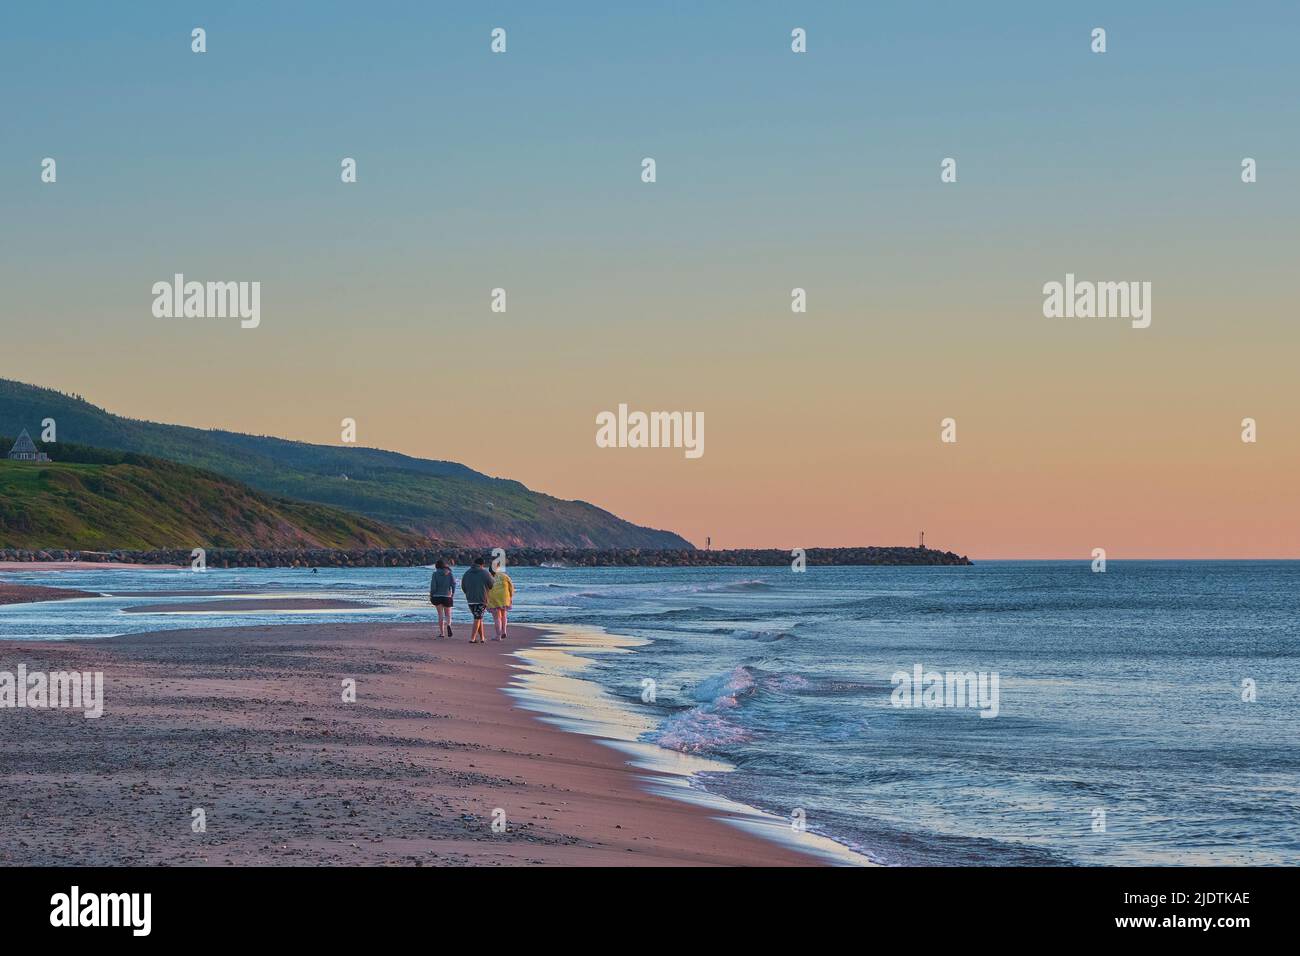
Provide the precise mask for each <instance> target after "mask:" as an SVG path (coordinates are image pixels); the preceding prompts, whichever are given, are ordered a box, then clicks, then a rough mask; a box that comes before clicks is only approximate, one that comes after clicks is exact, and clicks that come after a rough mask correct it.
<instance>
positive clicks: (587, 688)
mask: <svg viewBox="0 0 1300 956" xmlns="http://www.w3.org/2000/svg"><path fill="white" fill-rule="evenodd" d="M544 632H545V633H544V634H543V636H542V638H541V640H540V641H538V642H537V643H536V644H534V645H532V646H531V647H525V648H521V649H519V650H517V651H515V652H514V657H516V658H517V659H519V660H520V661H521V662H522V664H521V665H518V666H517V668H516V674H515V676H514V678H513V680H512V682H511V686H510V687H508V688H506V693H507V694H509V695H510V696H511V697H513V698H514V699H515V700H516V701H518V702H519V704H520V706H521V707H523V708H524V709H526V710H531V711H534V712H536V713H538V714H540V715H541V717H540V719H542V720H544V721H545V722H546V723H548V724H551V725H553V726H556V727H559V728H561V729H563V730H567V731H570V732H571V733H579V734H583V735H585V736H588V737H594V738H596V739H597V740H598V741H599V742H600V743H602V744H604V745H605V746H607V747H610V748H612V749H613V750H616V751H618V752H619V753H621V754H623V755H624V756H625V757H626V758H627V762H628V764H629V765H630V766H633V767H636V768H637V769H640V770H650V771H653V772H654V775H653V776H651V775H642V774H639V775H638V776H637V779H638V780H639V781H640V783H641V784H642V786H644V787H645V789H646V790H648V791H649V792H651V793H654V794H656V795H659V796H664V797H668V798H671V799H674V800H680V801H682V802H684V803H690V804H692V805H694V806H698V807H703V808H705V809H706V810H708V811H710V813H711V815H712V816H713V817H714V819H716V820H719V821H721V822H723V823H726V824H728V825H730V826H734V827H737V828H739V829H741V830H744V831H746V832H748V833H752V834H755V835H757V836H760V837H763V838H765V839H768V840H771V841H773V842H775V843H779V844H781V845H782V846H786V847H790V848H793V849H796V850H799V851H801V852H804V853H808V854H810V855H812V856H814V857H817V858H818V859H820V860H822V861H824V862H828V863H834V864H837V865H841V866H873V865H875V864H874V863H873V862H872V861H871V860H869V859H867V858H866V857H865V856H862V855H861V854H859V853H855V852H854V851H852V850H850V849H849V848H848V847H846V846H843V845H842V844H839V843H836V842H835V841H834V840H831V839H829V838H828V837H824V836H821V835H820V834H817V833H813V832H811V831H808V830H797V829H795V827H793V826H792V825H791V821H789V820H785V819H783V818H781V817H779V816H776V815H775V814H771V813H766V812H764V811H762V810H759V809H758V808H756V807H751V806H749V805H748V804H744V803H740V802H738V801H735V800H730V799H728V798H726V797H722V796H719V795H717V794H715V793H710V792H708V791H706V790H704V789H703V788H702V787H701V786H700V785H699V775H700V774H703V773H730V772H731V771H733V770H735V769H736V768H735V767H733V766H732V765H731V764H729V763H726V762H725V761H722V760H717V759H714V758H711V757H702V756H699V755H697V754H692V753H683V752H681V751H680V750H669V749H665V748H664V747H661V746H658V745H656V744H653V743H647V742H646V741H644V740H642V739H641V738H642V737H643V736H645V735H646V734H648V733H652V732H654V731H656V730H657V729H658V728H659V723H660V722H659V721H658V720H657V719H656V718H655V717H653V716H651V715H649V714H647V713H639V712H637V711H636V710H635V709H634V707H633V706H631V705H629V704H628V702H626V701H624V700H622V699H621V698H618V697H615V696H614V695H612V694H610V693H608V692H607V691H606V690H605V689H604V688H602V687H601V686H600V685H598V684H597V683H595V682H594V681H591V680H587V679H586V678H584V677H583V676H581V675H582V674H583V672H584V671H587V670H589V669H590V668H591V667H592V666H593V664H594V658H595V657H596V656H597V655H600V654H629V653H633V648H636V647H642V646H644V645H646V644H648V643H649V641H645V640H641V639H638V638H632V637H624V636H621V635H617V634H609V633H607V632H606V631H604V630H602V629H600V628H597V627H592V626H587V627H581V628H580V627H572V626H568V625H560V624H548V625H545V627H544ZM727 676H728V677H734V675H727ZM741 683H743V681H741V682H736V681H720V682H719V684H720V687H719V690H721V691H722V692H723V695H724V696H726V693H725V692H726V691H735V690H741V688H740V686H739V685H740V684H741Z"/></svg>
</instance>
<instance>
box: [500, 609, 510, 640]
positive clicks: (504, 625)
mask: <svg viewBox="0 0 1300 956" xmlns="http://www.w3.org/2000/svg"><path fill="white" fill-rule="evenodd" d="M509 636H510V608H508V607H503V608H502V609H501V639H502V640H505V639H506V638H507V637H509Z"/></svg>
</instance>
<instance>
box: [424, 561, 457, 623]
mask: <svg viewBox="0 0 1300 956" xmlns="http://www.w3.org/2000/svg"><path fill="white" fill-rule="evenodd" d="M455 593H456V576H455V575H454V574H452V573H451V567H450V566H449V565H448V564H447V562H446V561H444V560H443V559H442V558H439V559H438V560H437V562H435V563H434V565H433V579H432V580H431V581H430V582H429V603H430V604H432V605H433V606H434V607H435V608H437V609H438V639H439V640H441V639H442V638H444V637H451V604H452V600H451V599H452V597H453V595H455Z"/></svg>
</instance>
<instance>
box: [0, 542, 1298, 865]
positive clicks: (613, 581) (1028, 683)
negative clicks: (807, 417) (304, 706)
mask: <svg viewBox="0 0 1300 956" xmlns="http://www.w3.org/2000/svg"><path fill="white" fill-rule="evenodd" d="M510 573H511V576H512V578H513V579H514V581H515V584H516V586H517V588H518V590H517V593H516V604H515V611H514V614H513V619H514V621H515V622H517V623H520V624H563V625H568V627H566V628H565V629H564V630H563V631H562V633H561V634H560V635H559V636H558V637H556V638H554V639H553V640H552V641H551V642H550V644H549V645H548V647H547V648H545V649H543V651H544V652H543V653H539V654H533V655H531V657H528V656H525V657H524V660H523V662H524V663H527V664H528V666H529V669H530V670H532V671H539V670H546V668H548V667H552V666H554V667H555V668H556V672H557V673H560V672H562V674H563V679H564V683H565V685H566V688H565V691H564V693H563V694H562V695H559V694H552V695H551V698H553V699H550V700H549V702H548V691H547V687H548V686H549V687H554V686H556V684H555V682H554V681H552V682H550V683H549V684H548V683H547V682H546V681H541V680H539V681H538V682H536V683H535V684H534V685H533V687H534V691H533V692H531V693H528V694H525V695H524V699H525V700H526V702H527V703H528V705H529V706H535V707H538V708H540V709H543V710H546V711H548V712H549V713H550V714H551V716H552V717H553V718H554V719H556V720H561V721H564V722H566V723H567V724H568V725H571V726H574V727H575V729H585V730H587V731H588V732H601V733H606V734H607V735H608V736H620V735H621V736H622V737H624V738H625V739H630V738H632V737H635V738H636V740H637V741H639V745H638V746H639V747H640V748H641V749H642V750H649V749H654V750H657V751H659V752H661V753H662V754H663V755H664V756H665V757H666V758H679V764H680V765H681V766H685V767H688V768H689V770H690V774H691V776H690V778H689V786H690V788H691V789H692V790H694V791H698V792H700V793H707V794H714V795H716V796H718V797H719V798H725V799H728V800H732V801H736V802H739V803H742V804H745V805H747V806H751V807H755V808H758V809H759V810H762V811H764V812H765V813H767V814H770V815H771V817H772V818H774V819H777V820H788V821H791V825H792V828H795V827H799V828H802V827H806V829H807V831H808V832H810V833H815V834H820V835H821V836H823V837H827V838H830V839H831V840H834V841H835V842H836V843H838V844H840V845H842V846H844V847H848V848H850V849H852V850H854V851H856V852H857V853H858V854H860V855H861V856H863V857H866V858H868V859H870V860H873V861H875V862H879V863H884V864H927V865H946V864H968V865H982V864H987V865H1054V864H1082V865H1130V864H1291V865H1294V864H1296V863H1300V749H1298V745H1300V706H1298V705H1300V562H1284V561H1225V562H1214V561H1204V562H1184V561H1110V562H1109V563H1108V566H1107V570H1106V572H1105V573H1093V572H1092V571H1091V569H1090V564H1089V562H1087V561H1077V562H996V561H989V562H979V563H977V564H976V565H975V566H974V567H817V566H810V567H808V568H807V570H806V572H804V573H795V572H794V571H792V570H790V569H787V568H667V569H665V568H511V569H510ZM428 575H429V572H428V571H426V570H424V569H420V568H401V569H373V568H366V569H331V568H322V569H321V570H320V571H319V573H317V574H312V573H311V572H310V571H307V570H299V569H266V570H261V569H239V570H229V571H223V570H215V569H214V570H209V571H207V572H205V573H203V574H202V575H198V574H194V573H192V572H189V571H176V572H170V571H167V572H163V571H117V570H113V571H70V572H58V573H39V572H22V573H17V574H13V575H6V576H5V578H4V580H12V581H14V582H15V583H41V584H48V585H53V586H62V587H78V588H85V589H87V590H92V591H105V592H124V591H135V590H148V591H173V590H174V591H178V592H179V591H193V590H213V591H221V590H232V591H241V590H249V591H253V592H256V594H257V595H258V596H270V595H275V596H312V597H326V596H329V597H344V598H351V599H355V600H364V601H369V602H373V603H374V604H376V605H377V607H375V608H370V609H365V610H349V611H312V612H293V611H284V612H264V613H226V612H207V613H201V614H195V613H185V614H179V613H161V614H125V613H122V608H124V607H127V606H132V605H140V604H158V603H162V604H166V603H168V602H174V603H181V602H184V601H187V600H189V601H192V600H195V599H194V598H181V597H176V598H156V597H150V598H147V599H142V598H139V597H105V598H93V599H85V600H77V601H67V602H56V603H46V604H33V605H15V606H11V607H7V608H0V638H10V639H12V638H18V639H28V638H48V639H60V638H69V637H100V636H108V635H112V634H120V633H127V632H135V631H143V630H159V629H164V628H175V627H216V626H229V625H240V624H263V623H275V622H281V623H302V622H310V621H312V620H317V621H320V620H330V621H349V620H351V621H358V620H379V619H382V620H394V621H403V622H411V621H427V622H429V623H430V625H431V627H432V622H433V620H434V615H433V613H432V608H431V607H430V606H429V604H428V603H427V584H428ZM458 576H459V574H458ZM467 618H468V615H467V614H466V612H465V610H464V605H463V604H461V605H459V606H458V608H457V621H458V623H459V624H460V625H461V628H460V629H458V634H457V636H458V637H459V636H461V635H462V634H464V635H467V634H468V627H467V625H466V623H465V622H466V620H467ZM575 660H576V661H578V662H579V664H580V666H574V664H573V662H574V661H575ZM556 661H560V662H561V663H560V664H558V665H557V664H556V663H555V662H556ZM566 661H567V662H568V663H563V662H566ZM548 662H550V663H548ZM918 668H919V672H920V674H921V675H924V677H925V678H926V679H927V680H928V678H929V675H931V674H937V675H939V676H940V677H941V678H944V677H946V675H948V674H949V673H950V672H951V673H953V674H955V675H965V674H970V675H972V676H973V677H977V678H978V679H977V680H976V681H975V682H973V683H972V684H971V688H972V690H974V689H975V688H976V687H978V688H979V689H980V690H982V691H983V692H984V696H983V697H982V698H980V699H978V700H966V701H959V700H956V699H954V698H953V696H952V695H951V694H950V695H949V697H948V698H947V699H945V698H944V696H943V695H942V694H937V695H933V696H930V695H926V696H924V697H923V695H922V694H921V693H919V690H920V688H918V693H917V695H916V697H915V698H912V697H911V696H910V695H908V696H906V697H903V696H902V695H901V689H902V688H903V687H906V686H907V685H908V684H910V677H911V675H913V674H916V673H917V672H918ZM901 675H906V676H908V678H909V681H908V682H904V681H902V680H900V679H896V678H898V677H900V676H901ZM958 683H960V681H958ZM575 687H576V688H578V691H579V692H575V690H574V688H575ZM994 690H996V695H995V697H993V699H992V701H990V698H989V695H990V694H991V693H992V692H993V691H994ZM972 696H974V695H972ZM936 699H937V701H938V703H939V704H941V705H942V706H919V705H920V704H922V703H929V704H933V703H935V702H936ZM900 703H908V704H913V705H916V706H898V704H900ZM972 704H974V705H979V706H972ZM991 704H995V706H991ZM981 714H985V715H986V716H981ZM994 714H995V715H994ZM615 724H617V726H618V728H620V729H619V730H617V731H610V730H609V728H610V727H611V726H613V725H615ZM629 728H630V729H629Z"/></svg>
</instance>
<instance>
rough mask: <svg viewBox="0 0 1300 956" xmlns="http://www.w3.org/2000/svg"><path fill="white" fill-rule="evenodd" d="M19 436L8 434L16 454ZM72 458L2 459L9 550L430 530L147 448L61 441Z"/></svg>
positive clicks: (372, 538)
mask: <svg viewBox="0 0 1300 956" xmlns="http://www.w3.org/2000/svg"><path fill="white" fill-rule="evenodd" d="M12 444H13V439H12V438H3V439H0V451H7V450H8V449H9V447H10V446H11V445H12ZM44 450H46V451H48V452H51V453H52V455H53V454H55V453H57V454H59V455H60V456H61V457H63V458H64V459H65V460H64V461H58V462H51V463H45V462H20V461H7V460H4V459H0V547H5V548H32V549H38V548H80V549H86V550H111V549H114V548H126V549H147V548H163V547H173V548H174V547H182V548H189V547H205V548H288V547H326V548H356V547H380V548H396V547H413V546H417V545H428V544H429V543H430V542H429V540H428V539H427V538H426V537H424V536H421V535H417V534H413V533H411V532H406V531H398V530H397V529H394V528H391V527H386V526H385V525H383V524H380V523H379V522H377V521H372V520H370V519H368V518H361V517H357V516H355V515H350V514H348V513H346V512H344V511H340V510H339V509H337V508H329V507H324V506H321V505H313V504H303V503H301V502H295V501H286V500H283V499H277V498H273V497H269V496H267V495H263V494H259V493H258V492H256V491H254V490H253V489H251V488H249V487H247V486H246V485H242V484H240V483H239V482H236V481H232V480H230V479H229V478H224V477H222V476H220V475H215V474H213V473H211V472H208V471H203V470H201V469H198V468H191V467H189V466H187V465H178V464H175V463H173V462H168V461H162V460H160V459H156V458H149V457H147V456H144V455H137V454H130V453H122V452H111V451H102V450H99V449H91V448H84V447H80V446H74V445H66V444H63V443H60V444H58V445H49V446H44Z"/></svg>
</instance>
